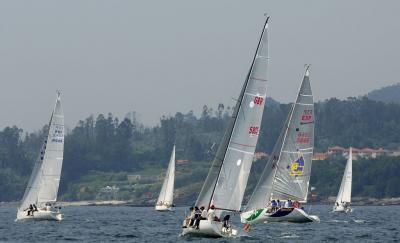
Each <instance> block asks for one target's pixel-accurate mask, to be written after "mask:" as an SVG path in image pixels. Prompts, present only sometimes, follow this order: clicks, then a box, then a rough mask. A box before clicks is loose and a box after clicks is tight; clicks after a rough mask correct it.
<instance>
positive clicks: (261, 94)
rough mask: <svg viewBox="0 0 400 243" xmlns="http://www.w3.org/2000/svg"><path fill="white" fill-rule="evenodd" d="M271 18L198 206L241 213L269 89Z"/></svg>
mask: <svg viewBox="0 0 400 243" xmlns="http://www.w3.org/2000/svg"><path fill="white" fill-rule="evenodd" d="M267 30H268V18H267V20H266V22H265V25H264V28H263V31H262V34H261V38H260V40H259V43H258V46H257V50H256V54H255V56H254V59H253V62H252V65H251V68H250V71H249V73H248V75H247V77H246V81H245V82H244V85H243V87H242V90H241V92H240V95H239V99H238V101H237V103H236V106H235V109H234V111H233V114H232V118H231V119H230V122H229V125H228V127H227V130H226V132H225V135H224V137H223V139H222V141H221V144H220V146H219V148H218V151H217V153H216V155H215V157H214V160H213V163H212V165H211V168H210V170H209V173H208V175H207V178H206V181H205V182H204V184H203V187H202V190H201V192H200V194H199V197H198V198H197V201H196V205H197V206H205V207H209V206H210V205H211V204H213V205H214V206H215V207H216V208H217V209H220V210H218V211H217V214H220V213H221V210H233V211H238V210H239V209H240V207H241V203H242V199H243V194H244V191H245V188H246V185H247V179H248V176H249V172H250V168H251V164H252V161H253V155H254V151H255V148H256V145H257V140H258V134H259V131H260V125H261V119H262V114H263V111H264V104H265V98H266V90H267V64H268V37H267Z"/></svg>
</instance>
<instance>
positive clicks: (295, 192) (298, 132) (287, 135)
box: [241, 66, 319, 225]
mask: <svg viewBox="0 0 400 243" xmlns="http://www.w3.org/2000/svg"><path fill="white" fill-rule="evenodd" d="M309 76H310V70H309V66H307V67H306V69H305V73H304V77H303V80H302V83H301V85H300V89H299V92H298V95H297V98H296V100H295V102H294V103H293V105H292V108H291V110H290V113H289V116H288V118H287V120H286V122H285V124H284V126H283V129H282V131H281V134H280V136H279V138H278V140H277V143H276V144H275V147H274V149H273V151H272V154H271V156H270V158H269V160H268V162H267V164H266V166H265V168H264V171H263V173H262V175H261V178H260V180H259V181H258V184H257V185H256V187H255V189H254V191H253V194H252V196H251V198H250V200H249V202H248V203H247V206H246V207H245V210H244V212H243V213H242V214H241V221H242V223H245V224H248V225H250V224H255V223H259V222H284V221H286V222H297V223H300V222H313V221H319V218H318V217H317V216H315V215H308V214H307V213H306V212H305V211H304V210H303V209H302V208H301V207H299V206H298V204H299V203H300V202H302V203H304V202H306V201H307V194H308V186H309V181H310V174H311V162H312V155H313V148H314V103H313V96H312V91H311V85H310V78H309ZM278 200H279V201H278ZM278 202H279V205H278ZM291 202H295V204H296V205H294V207H293V206H291V205H290V204H291ZM282 204H286V206H285V205H283V206H282Z"/></svg>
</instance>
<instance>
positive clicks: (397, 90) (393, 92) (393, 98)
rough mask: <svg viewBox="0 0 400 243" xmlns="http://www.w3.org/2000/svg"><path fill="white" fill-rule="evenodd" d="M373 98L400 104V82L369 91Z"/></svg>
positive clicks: (370, 96) (370, 97)
mask: <svg viewBox="0 0 400 243" xmlns="http://www.w3.org/2000/svg"><path fill="white" fill-rule="evenodd" d="M368 98H369V99H371V100H376V101H382V102H385V103H397V104H400V84H393V85H390V86H387V87H383V88H381V89H377V90H373V91H371V92H369V93H368Z"/></svg>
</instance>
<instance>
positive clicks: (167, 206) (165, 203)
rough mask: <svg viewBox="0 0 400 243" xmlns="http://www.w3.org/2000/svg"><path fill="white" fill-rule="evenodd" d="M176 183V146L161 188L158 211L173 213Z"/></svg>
mask: <svg viewBox="0 0 400 243" xmlns="http://www.w3.org/2000/svg"><path fill="white" fill-rule="evenodd" d="M174 181H175V145H174V147H173V148H172V153H171V158H170V159H169V164H168V169H167V173H166V174H165V179H164V183H163V185H162V187H161V191H160V195H159V196H158V199H157V203H156V210H157V211H171V209H172V207H173V199H174Z"/></svg>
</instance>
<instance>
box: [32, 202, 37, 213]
mask: <svg viewBox="0 0 400 243" xmlns="http://www.w3.org/2000/svg"><path fill="white" fill-rule="evenodd" d="M32 206H33V211H35V212H37V211H38V210H37V207H36V204H33V205H32Z"/></svg>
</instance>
